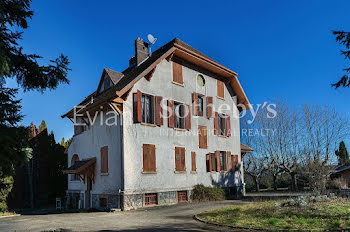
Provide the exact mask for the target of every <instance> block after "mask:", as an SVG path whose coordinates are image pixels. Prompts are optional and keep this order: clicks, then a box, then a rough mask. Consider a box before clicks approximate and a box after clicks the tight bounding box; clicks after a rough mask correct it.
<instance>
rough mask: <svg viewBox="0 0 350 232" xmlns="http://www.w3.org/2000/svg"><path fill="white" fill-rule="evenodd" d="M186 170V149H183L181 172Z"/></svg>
mask: <svg viewBox="0 0 350 232" xmlns="http://www.w3.org/2000/svg"><path fill="white" fill-rule="evenodd" d="M185 170H186V156H185V148H184V147H182V148H181V171H185Z"/></svg>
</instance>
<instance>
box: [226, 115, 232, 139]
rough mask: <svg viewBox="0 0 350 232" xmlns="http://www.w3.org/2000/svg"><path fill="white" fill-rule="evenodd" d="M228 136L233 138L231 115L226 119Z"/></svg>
mask: <svg viewBox="0 0 350 232" xmlns="http://www.w3.org/2000/svg"><path fill="white" fill-rule="evenodd" d="M226 136H228V137H230V136H231V118H230V116H229V115H227V117H226Z"/></svg>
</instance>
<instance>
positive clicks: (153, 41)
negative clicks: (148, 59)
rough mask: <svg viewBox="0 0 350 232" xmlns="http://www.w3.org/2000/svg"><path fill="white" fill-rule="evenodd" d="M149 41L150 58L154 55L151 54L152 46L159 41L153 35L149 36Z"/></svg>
mask: <svg viewBox="0 0 350 232" xmlns="http://www.w3.org/2000/svg"><path fill="white" fill-rule="evenodd" d="M147 39H148V41H149V43H148V45H149V46H148V52H149V56H151V55H152V52H151V45H152V44H154V43H155V42H156V41H157V38H154V36H153V35H151V34H148V35H147Z"/></svg>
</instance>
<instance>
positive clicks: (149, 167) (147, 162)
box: [143, 144, 157, 172]
mask: <svg viewBox="0 0 350 232" xmlns="http://www.w3.org/2000/svg"><path fill="white" fill-rule="evenodd" d="M143 171H144V172H156V171H157V170H156V146H155V145H154V144H143Z"/></svg>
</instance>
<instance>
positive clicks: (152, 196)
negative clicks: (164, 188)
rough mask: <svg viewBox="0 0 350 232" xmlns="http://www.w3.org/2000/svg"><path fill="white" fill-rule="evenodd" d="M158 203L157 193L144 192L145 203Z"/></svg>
mask: <svg viewBox="0 0 350 232" xmlns="http://www.w3.org/2000/svg"><path fill="white" fill-rule="evenodd" d="M157 204H158V196H157V193H146V194H145V205H147V206H150V205H157Z"/></svg>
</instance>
